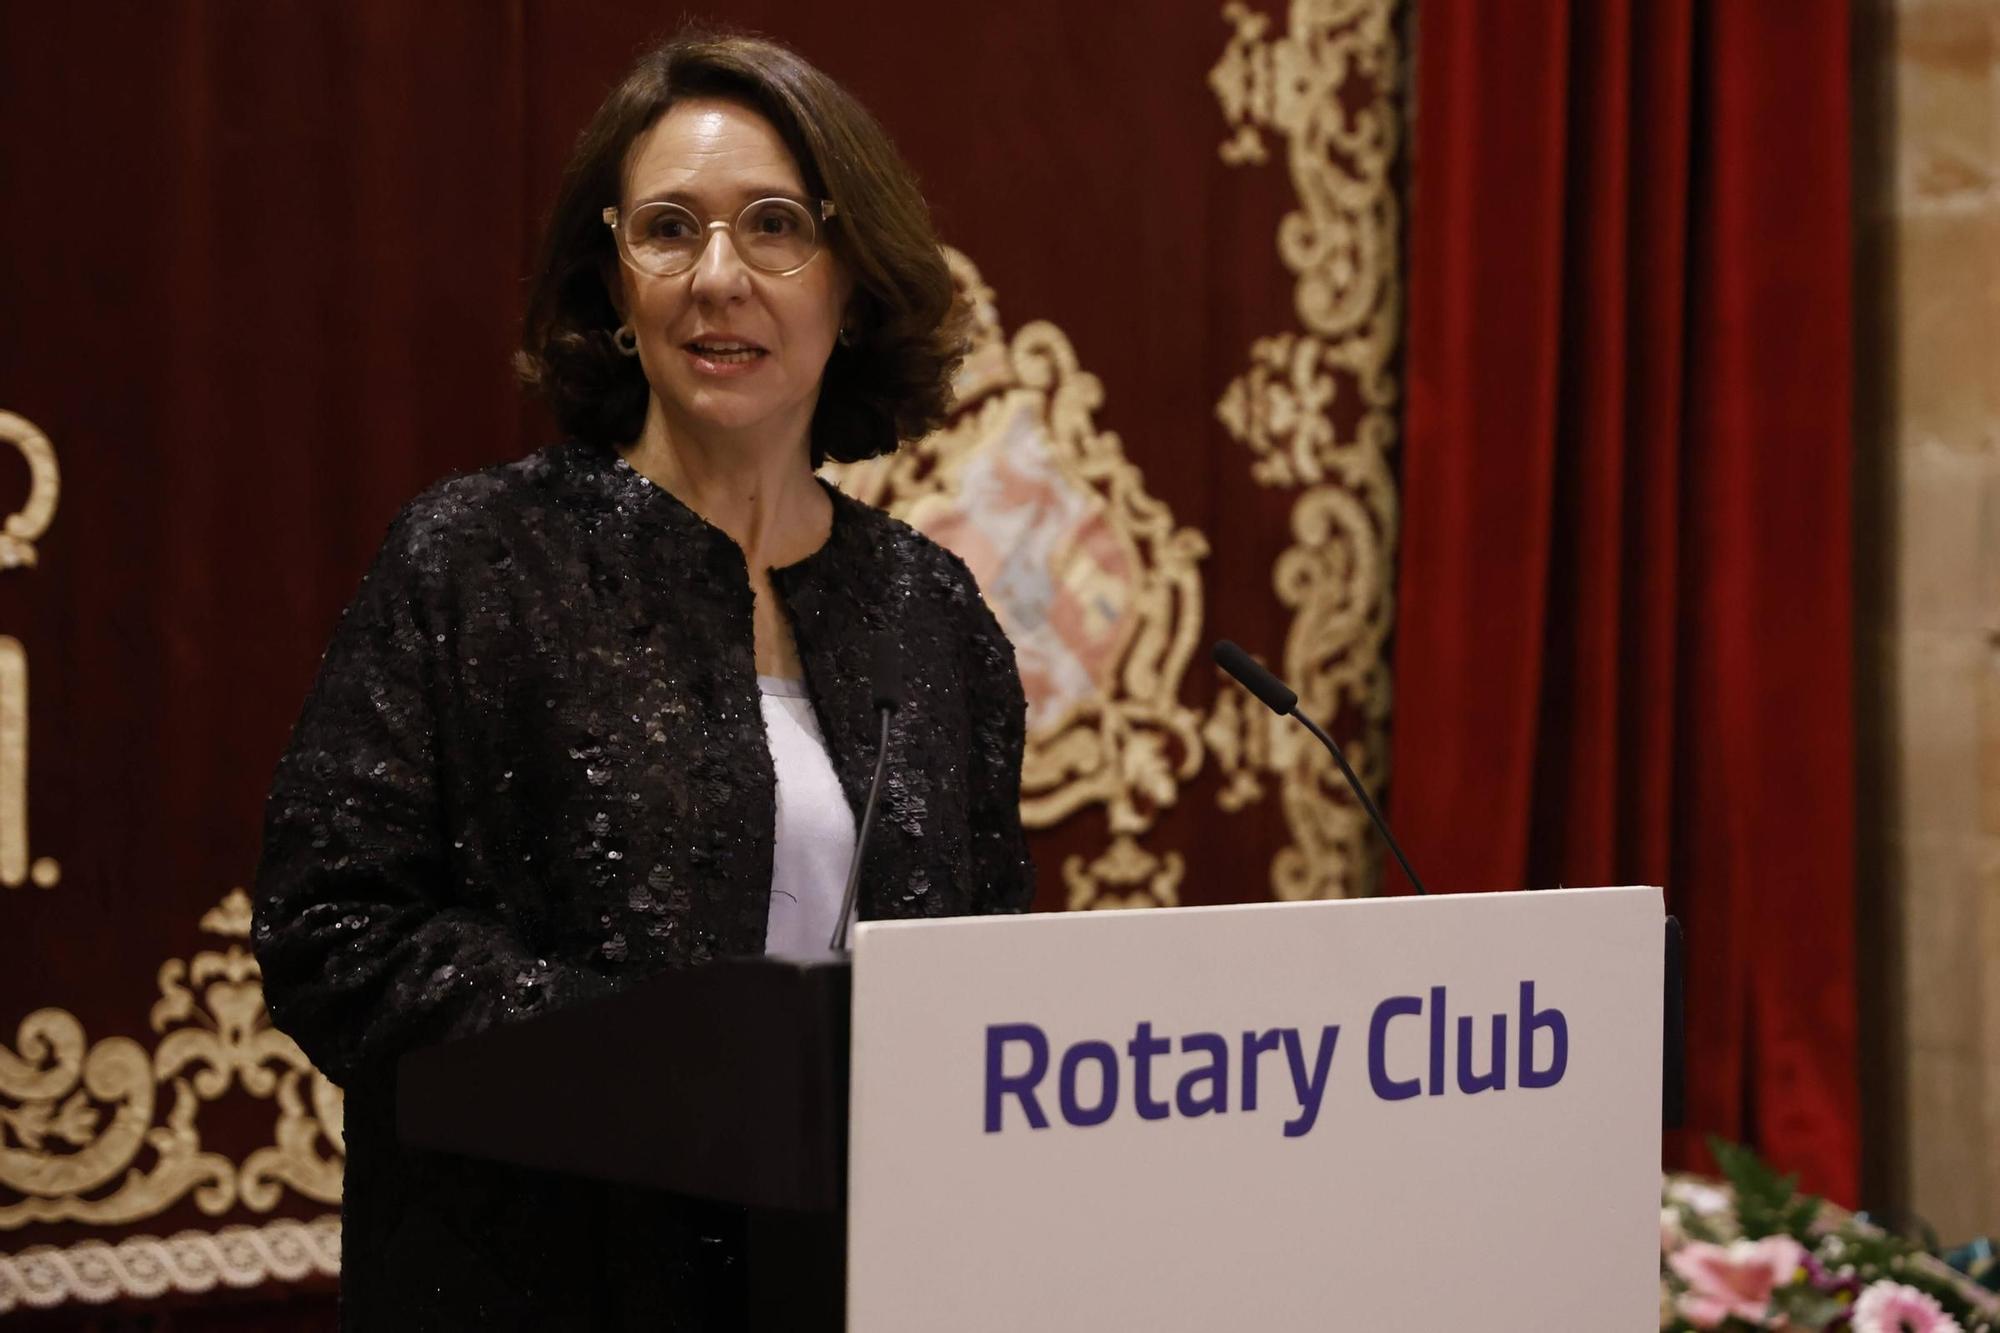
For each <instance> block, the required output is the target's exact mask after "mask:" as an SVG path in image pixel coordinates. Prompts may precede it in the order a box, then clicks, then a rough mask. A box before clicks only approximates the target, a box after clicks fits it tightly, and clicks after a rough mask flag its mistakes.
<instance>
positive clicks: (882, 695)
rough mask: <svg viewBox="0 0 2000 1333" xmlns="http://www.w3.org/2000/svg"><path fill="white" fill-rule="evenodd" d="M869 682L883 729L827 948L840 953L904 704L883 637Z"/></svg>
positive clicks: (891, 647) (898, 666) (892, 649)
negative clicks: (893, 726)
mask: <svg viewBox="0 0 2000 1333" xmlns="http://www.w3.org/2000/svg"><path fill="white" fill-rule="evenodd" d="M868 682H869V684H870V685H871V686H872V687H873V689H874V693H875V713H876V715H877V716H878V717H879V718H881V720H882V729H881V733H880V735H879V737H878V738H877V740H876V742H875V777H874V780H873V781H871V782H870V783H869V784H868V804H867V805H866V806H864V807H862V811H861V828H860V830H859V831H858V832H857V833H856V834H855V835H854V857H853V859H852V860H850V861H849V862H848V863H847V892H846V893H844V894H842V895H841V899H840V917H839V919H838V920H837V921H836V922H835V923H834V927H833V938H832V939H830V940H828V941H827V944H826V947H827V948H829V949H832V950H834V951H835V952H839V951H841V950H843V949H845V948H847V926H848V921H849V919H850V918H851V917H853V915H854V904H855V902H856V901H857V899H858V897H859V895H860V892H861V858H862V856H863V854H865V853H866V852H867V850H868V833H869V830H871V829H873V828H874V827H875V806H876V803H877V802H879V801H880V800H881V799H882V774H883V772H884V771H885V770H886V768H887V767H888V762H889V719H890V718H892V717H894V716H895V715H896V710H897V709H898V708H900V707H902V704H903V658H902V655H901V654H900V653H899V652H897V651H896V641H895V640H894V639H892V638H890V637H889V636H888V635H886V634H884V635H881V636H879V637H878V638H877V639H876V640H875V644H874V647H873V649H872V650H871V652H870V655H869V659H868Z"/></svg>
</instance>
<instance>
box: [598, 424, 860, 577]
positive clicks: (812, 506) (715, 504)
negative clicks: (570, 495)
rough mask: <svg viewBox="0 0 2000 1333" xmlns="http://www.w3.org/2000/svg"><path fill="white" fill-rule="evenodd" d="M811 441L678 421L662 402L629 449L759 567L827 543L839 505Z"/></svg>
mask: <svg viewBox="0 0 2000 1333" xmlns="http://www.w3.org/2000/svg"><path fill="white" fill-rule="evenodd" d="M810 448H811V446H810V445H809V444H808V442H807V441H806V440H805V439H799V440H796V441H790V442H773V441H770V440H768V439H767V440H761V441H760V440H754V439H750V438H747V437H745V436H741V435H732V436H727V437H717V436H715V435H703V434H701V433H699V432H696V431H693V430H688V429H675V428H670V427H669V426H668V424H667V422H666V419H665V417H664V415H663V414H662V413H661V412H660V409H659V404H658V403H657V402H655V403H654V404H653V405H652V407H651V409H650V410H649V411H648V412H647V414H646V424H645V427H644V428H643V429H642V430H641V431H640V433H639V438H638V440H636V441H635V442H634V443H633V444H631V445H630V446H628V447H626V448H624V449H623V450H621V452H622V453H623V454H624V456H625V461H626V462H628V463H630V464H631V465H632V467H633V469H634V470H636V471H637V472H639V473H640V474H641V475H642V476H644V477H646V478H647V479H649V480H650V481H652V482H653V483H654V484H655V485H657V486H661V487H664V488H665V489H666V490H667V492H668V493H669V494H671V495H672V496H673V497H674V498H675V499H677V500H679V501H680V502H681V503H682V504H684V505H686V506H687V507H688V508H689V509H692V510H694V512H695V513H697V514H699V515H701V516H702V518H703V519H705V520H707V521H708V522H709V523H711V524H713V525H714V526H716V527H718V528H720V529H722V531H723V532H725V533H727V534H728V535H729V537H730V539H731V540H733V541H734V542H735V543H736V544H737V545H738V546H739V547H741V548H742V549H743V557H744V560H745V561H746V562H747V563H748V564H749V566H750V568H751V569H752V570H764V569H768V568H772V567H775V566H782V565H788V564H791V563H792V562H793V561H795V560H799V559H802V558H804V557H805V556H807V555H810V554H811V553H812V552H814V551H816V550H818V549H819V547H820V545H821V543H823V542H824V541H825V540H826V536H827V532H828V530H829V528H830V526H831V524H832V521H833V506H832V504H831V503H830V502H829V501H828V500H827V497H826V493H825V491H823V490H822V489H821V488H820V486H819V483H818V482H816V481H814V480H813V474H812V455H811V452H810Z"/></svg>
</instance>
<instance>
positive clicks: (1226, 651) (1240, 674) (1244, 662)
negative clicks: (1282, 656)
mask: <svg viewBox="0 0 2000 1333" xmlns="http://www.w3.org/2000/svg"><path fill="white" fill-rule="evenodd" d="M1214 656H1215V664H1216V665H1217V666H1219V667H1221V668H1222V669H1223V670H1224V671H1227V672H1228V673H1229V674H1230V675H1232V676H1234V677H1235V678H1236V683H1237V684H1239V685H1241V686H1242V687H1243V688H1244V689H1246V690H1248V691H1250V693H1252V694H1254V695H1256V696H1257V697H1258V699H1260V700H1262V701H1263V704H1264V706H1265V707H1266V708H1268V709H1270V710H1271V711H1272V712H1274V713H1276V714H1277V715H1278V716H1279V717H1295V718H1297V719H1298V720H1299V721H1300V722H1303V723H1304V724H1305V728H1306V730H1307V731H1310V732H1311V733H1312V734H1313V735H1315V736H1317V737H1319V743H1320V744H1321V745H1324V746H1325V747H1326V748H1327V750H1328V751H1329V752H1331V753H1332V755H1333V762H1334V763H1336V764H1338V765H1340V775H1341V776H1342V777H1344V778H1346V779H1347V785H1348V786H1349V787H1352V788H1353V789H1354V796H1355V799H1356V800H1358V801H1360V802H1361V808H1362V809H1363V810H1366V811H1367V812H1368V818H1370V819H1371V820H1373V821H1374V822H1375V829H1376V831H1377V832H1378V833H1380V834H1381V835H1382V841H1384V842H1386V843H1388V844H1389V850H1390V851H1392V852H1394V853H1395V854H1396V864H1398V865H1400V866H1402V867H1403V873H1404V874H1405V875H1408V876H1409V877H1410V883H1412V884H1414V885H1416V887H1417V892H1418V893H1421V894H1426V895H1428V894H1429V893H1430V890H1429V889H1426V888H1425V887H1424V882H1423V881H1422V880H1420V879H1418V878H1417V872H1416V871H1414V870H1412V869H1410V862H1409V860H1408V858H1406V857H1405V856H1404V855H1403V849H1402V848H1401V847H1398V846H1397V845H1396V836H1395V835H1394V834H1393V833H1391V832H1389V825H1388V822H1387V821H1386V820H1384V819H1383V818H1382V812H1381V811H1380V810H1377V809H1376V808H1375V802H1374V801H1372V800H1370V799H1369V797H1368V789H1367V788H1366V787H1364V786H1362V785H1361V779H1360V778H1358V777H1356V776H1354V770H1353V769H1352V768H1349V767H1348V765H1347V756H1346V755H1344V754H1342V753H1341V752H1340V746H1338V745H1336V744H1335V743H1334V740H1333V737H1331V736H1329V735H1327V734H1326V733H1325V732H1324V731H1322V730H1320V726H1319V723H1317V722H1315V721H1313V720H1312V719H1311V718H1309V717H1307V716H1306V715H1305V714H1304V713H1301V712H1300V711H1299V696H1298V695H1297V694H1296V693H1295V692H1293V690H1292V689H1291V688H1290V687H1289V686H1287V685H1286V684H1285V682H1283V681H1282V680H1279V679H1278V678H1277V677H1276V676H1274V675H1272V674H1271V673H1270V672H1268V671H1266V670H1265V669H1264V668H1263V667H1261V666H1259V665H1258V664H1257V663H1256V662H1255V661H1253V660H1252V659H1251V657H1250V654H1248V653H1246V652H1244V651H1243V650H1242V649H1241V648H1238V647H1237V646H1236V645H1235V644H1233V643H1231V642H1230V641H1229V640H1227V639H1222V640H1220V641H1218V642H1217V643H1216V645H1215V653H1214Z"/></svg>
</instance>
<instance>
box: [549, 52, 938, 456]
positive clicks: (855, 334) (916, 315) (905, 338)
mask: <svg viewBox="0 0 2000 1333" xmlns="http://www.w3.org/2000/svg"><path fill="white" fill-rule="evenodd" d="M694 97H720V98H727V99H729V100H731V101H735V102H740V103H743V104H744V105H747V106H748V107H750V108H751V109H753V110H755V111H756V112H757V113H758V114H759V115H761V116H763V117H764V118H765V119H766V120H768V121H769V122H770V123H771V125H772V127H773V128H774V129H776V130H777V132H778V134H779V137H781V138H782V139H783V140H784V141H785V145H786V146H787V147H788V148H790V149H791V153H792V156H793V158H794V159H795V160H796V161H797V164H798V168H799V174H800V175H801V176H802V177H803V178H804V180H805V187H806V189H807V191H808V192H809V193H811V194H813V195H815V196H817V197H819V198H823V199H831V200H833V202H834V205H835V207H836V209H837V210H838V212H837V214H836V216H835V217H834V219H833V221H832V223H831V225H830V226H829V227H828V229H827V237H828V244H829V246H830V248H831V249H832V250H833V252H834V253H836V254H837V255H838V256H839V257H840V259H841V260H842V262H844V263H845V264H846V265H847V267H848V271H849V272H850V273H851V274H852V275H853V277H854V283H855V298H856V304H855V307H854V311H855V317H854V319H853V320H852V321H851V327H852V342H851V345H847V346H836V347H835V348H834V351H833V354H832V356H831V357H830V358H829V359H828V362H827V367H826V375H825V379H824V380H823V381H822V383H821V385H820V396H819V405H818V407H817V409H816V410H815V412H814V414H813V421H812V464H813V466H814V467H815V468H817V467H818V466H819V465H820V464H821V463H823V462H825V461H826V460H827V459H834V460H836V461H839V462H856V461H859V460H860V459H863V458H873V457H875V456H876V455H878V454H885V453H890V452H893V451H894V450H895V448H896V446H897V445H898V444H899V443H900V442H901V441H903V440H913V439H917V438H918V437H920V436H923V435H926V434H928V433H929V432H931V431H933V430H935V429H937V427H938V426H940V425H942V424H943V423H944V420H945V418H946V416H947V415H948V413H949V411H950V407H951V377H952V373H953V372H954V371H955V370H956V369H957V366H958V362H959V360H960V358H961V357H962V355H963V353H964V336H963V330H964V326H965V319H964V314H963V312H962V311H961V310H960V309H959V307H958V305H957V303H956V302H955V299H954V293H953V286H952V279H951V271H950V269H949V268H948V267H947V266H946V264H945V259H944V254H943V251H942V249H941V247H940V246H939V244H938V238H937V234H936V232H935V231H933V230H932V227H931V220H930V209H929V208H928V207H927V206H926V205H925V203H924V197H923V194H922V192H921V191H920V190H919V189H918V186H917V182H916V178H915V176H914V174H913V173H912V172H911V171H910V169H909V167H908V166H907V165H905V164H904V162H903V160H902V158H901V157H900V156H899V155H898V154H897V152H896V148H895V145H894V144H892V143H891V142H890V141H889V136H888V135H887V134H886V133H884V131H883V129H882V127H881V126H880V125H879V124H877V123H876V121H875V118H874V117H873V116H871V115H869V114H868V112H867V110H866V109H865V108H863V107H862V105H861V104H860V103H859V102H857V101H855V100H854V98H853V96H852V95H850V94H849V93H848V92H847V91H846V90H845V89H844V88H842V87H841V86H840V85H839V84H837V83H835V82H834V81H833V80H832V79H830V78H828V77H827V76H826V75H825V74H823V73H821V72H820V71H819V70H817V69H815V68H814V67H813V66H812V65H810V64H809V63H807V62H806V61H805V60H804V59H803V58H801V57H800V56H799V55H797V54H796V53H794V52H792V51H790V50H788V49H787V48H785V47H783V46H780V45H779V44H777V43H776V42H772V41H767V40H765V39H762V38H758V37H750V36H745V35H742V34H737V33H728V32H721V31H716V30H714V29H708V28H694V29H683V30H682V31H681V32H680V33H679V34H678V35H676V36H675V37H674V38H672V39H671V40H669V41H667V42H665V43H663V44H662V45H660V46H657V47H655V48H654V49H652V50H651V51H648V52H647V53H646V54H645V55H643V56H641V57H640V58H639V61H638V63H637V64H635V65H634V66H633V67H632V70H631V72H630V73H629V74H627V75H626V76H625V78H624V80H623V82H621V83H620V84H619V85H618V86H617V87H616V88H614V89H612V91H611V95H610V96H609V97H607V98H605V99H604V104H603V105H602V106H600V107H598V109H597V114H596V115H594V116H592V117H591V119H590V124H589V125H588V126H586V127H585V128H584V131H583V133H582V135H580V136H579V137H578V139H577V142H576V147H575V148H574V149H572V150H571V152H570V158H569V162H568V164H567V165H566V166H565V167H564V169H563V176H562V185H561V188H560V190H559V191H558V193H557V195H556V204H555V210H554V212H553V213H552V214H551V216H550V218H549V225H548V231H547V233H546V235H545V237H544V239H543V244H542V254H541V259H540V262H539V264H538V267H537V270H536V272H535V273H534V275H533V277H532V280H531V281H532V286H531V288H530V290H529V295H528V309H527V319H526V323H525V327H524V328H523V331H522V339H521V353H520V355H519V356H518V357H517V358H516V365H517V368H518V369H519V371H520V375H521V378H522V380H523V381H524V382H525V383H527V384H528V385H530V386H531V387H533V388H534V389H535V390H536V391H537V392H539V393H540V394H541V396H542V397H543V398H544V399H546V400H547V402H548V404H549V406H550V408H551V409H553V411H554V412H555V415H556V419H557V421H558V422H559V423H560V424H561V426H562V428H563V430H564V431H566V432H567V433H569V434H570V435H571V436H573V437H575V438H577V439H579V440H582V441H584V442H586V443H592V444H602V445H614V444H622V443H625V442H627V441H630V440H633V439H636V438H637V437H638V434H639V431H640V428H641V426H642V425H643V424H644V422H645V418H646V402H647V394H648V392H649V391H648V387H647V383H646V378H645V375H644V374H643V373H642V372H641V370H640V368H639V363H638V361H637V360H636V359H635V358H633V357H629V356H625V355H622V354H621V353H620V352H619V351H618V349H617V346H616V344H614V343H613V342H612V333H613V331H614V330H615V329H616V327H617V325H618V323H619V316H618V312H617V308H616V307H615V306H614V305H613V304H612V302H611V294H610V292H609V291H608V290H607V289H606V286H605V283H606V278H607V275H609V274H612V273H615V271H616V269H615V266H616V264H617V263H618V257H617V249H616V244H615V241H614V239H613V237H612V234H611V229H610V228H608V227H606V226H605V225H604V221H603V218H602V216H601V214H602V212H603V210H604V209H605V207H606V206H608V205H612V204H618V203H620V202H622V200H621V194H622V192H623V188H624V171H625V164H626V159H627V157H628V156H629V154H630V152H631V149H632V146H633V145H634V144H635V143H636V142H637V141H638V140H639V138H640V136H642V135H643V134H645V133H646V131H647V130H649V129H651V128H652V126H653V125H654V123H655V122H657V121H658V120H659V118H660V117H661V116H663V115H665V114H666V112H667V110H668V109H669V108H670V107H672V106H673V105H674V104H675V103H677V102H681V101H684V100H686V99H688V98H694Z"/></svg>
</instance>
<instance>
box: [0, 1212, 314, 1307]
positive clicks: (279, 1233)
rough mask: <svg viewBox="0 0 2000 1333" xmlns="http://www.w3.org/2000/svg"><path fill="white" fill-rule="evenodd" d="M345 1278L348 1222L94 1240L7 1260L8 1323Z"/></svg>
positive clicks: (0, 1285) (3, 1298) (3, 1259)
mask: <svg viewBox="0 0 2000 1333" xmlns="http://www.w3.org/2000/svg"><path fill="white" fill-rule="evenodd" d="M339 1273H340V1218H339V1216H338V1215H333V1214H330V1215H328V1216H325V1217H316V1218H314V1219H312V1220H311V1221H309V1222H298V1221H293V1220H292V1219H290V1218H277V1219H274V1220H273V1221H270V1222H266V1223H265V1224H264V1225H262V1226H255V1227H251V1226H232V1227H223V1228H222V1229H221V1230H220V1231H215V1232H207V1231H182V1232H177V1233H176V1234H174V1235H172V1236H166V1237H159V1236H127V1237H125V1238H123V1239H121V1240H116V1241H103V1240H86V1241H80V1242H78V1243H77V1244H75V1245H72V1246H69V1247H68V1248H65V1249H58V1248H57V1247H55V1246H52V1245H36V1246H32V1247H30V1248H29V1249H26V1250H23V1251H21V1252H20V1253H19V1254H0V1315H4V1314H7V1313H9V1312H11V1311H14V1310H19V1309H28V1310H47V1309H50V1308H53V1307H54V1306H58V1305H64V1304H68V1303H71V1302H81V1303H85V1304H92V1305H101V1304H103V1303H105V1302H107V1301H116V1300H152V1299H154V1298H156V1297H160V1296H165V1295H167V1294H168V1293H170V1292H180V1293H183V1294H187V1295H197V1294H199V1293H201V1292H205V1291H213V1290H215V1289H216V1288H217V1287H229V1288H232V1289H236V1290H241V1289H242V1288H244V1287H254V1286H256V1285H258V1284H259V1283H263V1282H298V1281H301V1280H303V1279H305V1278H308V1277H337V1276H338V1275H339Z"/></svg>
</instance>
